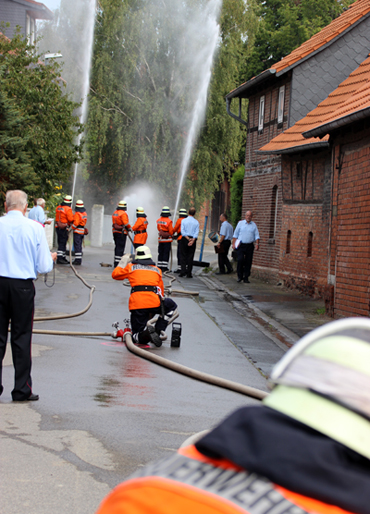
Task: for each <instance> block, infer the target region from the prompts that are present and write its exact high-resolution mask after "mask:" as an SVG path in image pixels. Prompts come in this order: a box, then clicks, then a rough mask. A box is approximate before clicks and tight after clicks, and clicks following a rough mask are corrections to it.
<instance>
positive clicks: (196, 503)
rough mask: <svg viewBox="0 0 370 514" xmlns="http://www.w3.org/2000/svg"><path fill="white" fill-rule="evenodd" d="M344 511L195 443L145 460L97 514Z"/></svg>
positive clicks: (328, 513) (332, 513) (343, 513)
mask: <svg viewBox="0 0 370 514" xmlns="http://www.w3.org/2000/svg"><path fill="white" fill-rule="evenodd" d="M148 512H150V514H169V513H176V514H189V513H194V514H198V513H199V514H265V513H266V514H272V513H274V512H276V513H285V514H288V513H289V514H304V513H311V514H312V513H315V514H350V513H349V512H348V511H345V510H343V509H341V508H339V507H336V506H334V505H329V504H327V503H323V502H321V501H318V500H314V499H312V498H309V497H307V496H302V495H300V494H297V493H293V492H291V491H288V490H287V489H284V488H282V487H280V486H277V485H276V484H273V483H272V482H270V481H269V480H267V479H266V478H265V477H262V476H261V475H258V474H256V473H249V472H248V471H245V470H244V469H242V468H240V467H238V466H236V465H235V464H233V463H232V462H230V461H228V460H226V459H217V460H213V459H210V458H208V457H206V456H205V455H203V454H201V453H200V452H198V450H197V449H196V448H195V446H187V447H185V448H180V450H178V452H177V454H175V455H173V456H172V457H170V458H168V459H166V460H162V461H160V462H157V463H153V464H150V465H148V466H146V467H144V468H142V469H141V470H140V471H138V472H137V473H135V475H133V477H132V478H131V479H129V480H127V481H126V482H123V483H122V484H120V485H118V486H117V487H116V488H115V489H114V490H113V491H112V492H111V493H110V494H109V495H108V496H107V497H106V498H105V499H104V500H103V502H102V504H101V506H100V508H99V509H98V511H97V514H147V513H148Z"/></svg>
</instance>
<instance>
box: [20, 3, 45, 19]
mask: <svg viewBox="0 0 370 514" xmlns="http://www.w3.org/2000/svg"><path fill="white" fill-rule="evenodd" d="M15 1H17V0H15ZM23 1H24V2H27V3H28V4H30V11H31V13H32V15H33V16H34V17H35V18H37V19H42V20H52V19H53V17H54V14H53V12H52V11H51V10H50V9H49V8H48V7H46V5H44V4H43V3H41V2H36V1H35V0H23Z"/></svg>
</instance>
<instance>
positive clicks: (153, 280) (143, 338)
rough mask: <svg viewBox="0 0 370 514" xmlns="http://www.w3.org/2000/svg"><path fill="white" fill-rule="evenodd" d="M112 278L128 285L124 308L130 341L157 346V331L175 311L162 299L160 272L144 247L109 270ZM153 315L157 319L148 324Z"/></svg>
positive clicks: (158, 333) (163, 328)
mask: <svg viewBox="0 0 370 514" xmlns="http://www.w3.org/2000/svg"><path fill="white" fill-rule="evenodd" d="M112 278H114V279H115V280H124V279H125V278H127V279H128V280H129V282H130V285H131V295H130V299H129V304H128V308H129V310H130V314H131V328H132V339H133V341H134V343H136V344H147V343H149V342H151V343H153V344H154V345H155V346H158V347H159V346H161V345H162V340H161V338H160V334H161V331H165V330H166V328H167V325H168V321H169V320H170V319H171V318H172V316H173V315H174V313H175V310H176V307H177V305H176V303H175V302H174V301H173V300H171V298H164V288H163V280H162V271H161V270H160V269H159V268H158V267H157V266H156V265H155V263H154V262H153V260H152V254H151V253H150V249H149V248H148V247H147V246H139V247H138V248H136V251H135V258H134V260H133V261H132V262H131V256H130V255H128V254H126V255H124V256H123V257H122V259H121V260H120V262H119V264H118V266H117V267H116V268H115V269H114V270H113V273H112ZM156 314H159V318H158V320H157V322H156V324H155V326H153V325H151V324H148V321H149V320H150V319H152V318H153V317H154V316H155V315H156Z"/></svg>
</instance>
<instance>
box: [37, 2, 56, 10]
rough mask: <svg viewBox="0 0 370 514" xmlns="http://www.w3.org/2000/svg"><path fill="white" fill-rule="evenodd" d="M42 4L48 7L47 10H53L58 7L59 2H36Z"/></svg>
mask: <svg viewBox="0 0 370 514" xmlns="http://www.w3.org/2000/svg"><path fill="white" fill-rule="evenodd" d="M38 1H39V2H41V3H42V4H44V5H46V7H49V9H51V10H54V9H56V8H57V7H59V4H60V0H38Z"/></svg>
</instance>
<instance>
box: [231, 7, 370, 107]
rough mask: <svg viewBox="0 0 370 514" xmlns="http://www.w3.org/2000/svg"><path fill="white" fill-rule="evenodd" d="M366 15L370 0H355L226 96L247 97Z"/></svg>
mask: <svg viewBox="0 0 370 514" xmlns="http://www.w3.org/2000/svg"><path fill="white" fill-rule="evenodd" d="M367 16H370V0H357V2H355V3H353V4H352V5H351V6H350V7H349V8H348V9H347V10H346V11H344V12H343V13H342V14H341V15H340V16H338V18H335V20H333V21H332V22H331V23H330V24H329V25H327V26H326V27H324V28H323V29H322V30H320V32H318V33H317V34H315V35H314V36H312V37H311V38H310V39H309V40H308V41H305V42H304V43H303V44H302V45H301V46H299V47H298V48H296V49H295V50H293V52H291V53H290V54H289V55H287V56H286V57H284V58H283V59H281V60H280V61H279V62H277V63H275V64H274V65H273V66H271V68H269V69H267V70H265V71H263V72H262V73H260V74H259V75H257V76H256V77H253V78H251V79H250V80H248V81H247V82H245V83H244V84H242V85H240V86H239V87H237V88H236V89H234V90H233V91H231V92H230V93H229V94H228V95H227V98H230V99H231V98H234V97H247V96H248V93H249V91H250V90H251V89H253V88H254V87H255V86H257V85H258V84H259V83H261V82H264V81H265V80H267V79H268V78H270V77H272V76H276V77H279V76H280V75H283V74H284V73H287V72H288V71H289V70H291V69H292V68H294V67H295V66H297V65H298V64H299V63H301V62H303V61H304V60H306V59H308V58H309V57H311V56H312V55H314V54H315V53H317V52H319V51H321V50H323V49H324V48H325V47H326V46H328V45H330V44H332V43H333V42H334V41H336V40H337V39H338V38H339V37H341V36H342V35H343V34H344V33H345V32H346V31H347V30H351V29H352V28H353V27H354V26H355V25H356V24H357V23H360V22H361V21H362V20H363V19H364V18H365V17H367Z"/></svg>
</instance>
